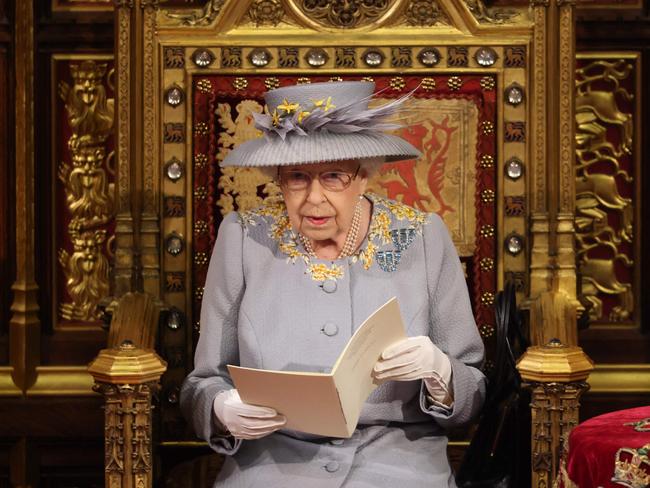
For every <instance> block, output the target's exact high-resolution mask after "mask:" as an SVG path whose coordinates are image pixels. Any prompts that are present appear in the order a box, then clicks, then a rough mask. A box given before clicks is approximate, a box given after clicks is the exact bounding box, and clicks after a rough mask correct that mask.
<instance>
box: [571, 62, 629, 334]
mask: <svg viewBox="0 0 650 488" xmlns="http://www.w3.org/2000/svg"><path fill="white" fill-rule="evenodd" d="M608 56H609V55H605V54H603V57H602V58H601V59H598V58H597V57H596V54H590V55H589V57H587V58H583V59H581V66H579V67H578V69H577V70H576V135H575V140H576V230H577V232H576V239H577V256H578V263H579V271H580V279H581V293H582V298H583V300H584V301H585V302H586V303H587V304H588V313H589V318H590V319H591V320H594V321H601V322H602V321H608V322H622V321H624V322H629V321H631V320H633V319H634V318H635V317H634V311H635V290H634V288H635V287H634V275H635V273H638V271H637V270H636V269H635V267H634V264H635V262H634V261H635V259H634V254H635V252H634V250H635V248H636V243H635V234H638V232H635V208H634V205H633V203H632V202H633V200H632V198H631V197H632V196H633V195H634V193H635V191H634V188H635V176H636V172H637V171H638V169H637V168H636V164H635V161H634V160H635V158H638V154H634V153H635V152H637V151H636V148H635V140H634V132H635V127H634V113H633V110H634V105H633V103H631V102H633V101H634V95H635V94H634V93H633V91H634V90H635V89H636V88H637V87H636V85H635V59H634V57H632V58H630V57H623V58H622V59H616V58H614V59H612V58H611V57H608ZM631 90H632V92H631ZM626 270H627V271H626ZM603 300H610V301H611V302H613V303H611V302H610V304H609V306H607V307H606V309H605V307H604V306H603Z"/></svg>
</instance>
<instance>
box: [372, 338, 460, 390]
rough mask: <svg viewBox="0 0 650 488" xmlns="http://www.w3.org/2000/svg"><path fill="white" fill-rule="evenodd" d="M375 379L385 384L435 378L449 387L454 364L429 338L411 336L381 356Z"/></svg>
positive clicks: (376, 367) (388, 348) (375, 368)
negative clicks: (452, 364) (391, 381)
mask: <svg viewBox="0 0 650 488" xmlns="http://www.w3.org/2000/svg"><path fill="white" fill-rule="evenodd" d="M373 376H374V377H375V378H376V379H377V380H380V381H382V382H383V381H389V380H393V381H412V380H418V379H426V378H436V379H442V380H443V381H446V382H447V384H448V381H449V379H450V377H451V364H450V363H449V358H448V357H447V355H446V354H445V353H444V352H442V351H441V350H440V349H438V347H437V346H436V345H435V344H434V343H433V342H431V339H429V338H428V337H426V336H417V337H408V338H406V339H404V340H402V341H400V342H398V343H396V344H393V345H392V346H390V347H387V348H386V349H385V350H384V352H382V353H381V357H380V358H379V360H378V361H377V364H375V367H374V370H373ZM444 376H449V378H444Z"/></svg>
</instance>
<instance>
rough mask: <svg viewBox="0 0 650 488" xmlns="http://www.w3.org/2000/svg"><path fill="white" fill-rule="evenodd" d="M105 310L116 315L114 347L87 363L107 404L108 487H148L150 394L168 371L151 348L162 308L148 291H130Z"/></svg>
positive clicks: (111, 340)
mask: <svg viewBox="0 0 650 488" xmlns="http://www.w3.org/2000/svg"><path fill="white" fill-rule="evenodd" d="M107 309H108V310H110V312H111V313H112V320H111V329H110V335H109V346H113V347H112V348H110V349H103V350H102V351H100V353H99V355H98V356H97V357H96V358H95V359H94V360H93V362H92V363H90V365H89V366H88V372H89V373H90V374H91V375H92V377H93V379H94V381H95V386H94V387H93V389H94V390H95V391H97V392H98V393H101V394H102V395H103V396H104V399H105V403H106V404H105V410H104V472H105V481H106V484H105V486H106V487H108V488H112V487H116V488H133V487H135V488H147V487H151V486H152V481H153V471H152V454H153V453H152V437H151V435H152V432H151V428H152V414H151V408H152V407H151V398H152V395H153V394H154V393H155V392H156V391H157V390H158V388H159V383H158V382H159V380H160V377H161V375H162V374H163V373H164V372H165V370H166V369H167V365H166V363H165V362H164V361H163V360H162V359H160V357H159V356H158V355H157V354H156V353H155V352H154V351H153V350H152V349H150V348H151V347H152V346H153V344H154V342H155V337H156V330H157V327H158V319H159V312H160V307H159V305H158V304H157V303H156V301H155V300H154V299H153V298H152V297H151V296H150V295H146V294H143V293H127V294H125V295H124V296H123V297H122V298H120V299H119V300H115V301H114V303H111V304H110V305H109V307H108V308H107ZM118 344H119V345H118ZM136 344H137V346H136Z"/></svg>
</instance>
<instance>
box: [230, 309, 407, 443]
mask: <svg viewBox="0 0 650 488" xmlns="http://www.w3.org/2000/svg"><path fill="white" fill-rule="evenodd" d="M404 338H406V333H405V332H404V324H403V323H402V316H401V314H400V311H399V306H398V304H397V298H395V297H393V298H391V299H390V300H388V301H387V302H386V303H385V304H384V305H382V306H381V307H379V308H378V309H377V310H375V312H373V313H372V315H370V317H368V318H367V319H366V320H365V322H364V323H363V324H361V326H360V327H359V328H358V329H357V331H356V332H355V333H354V335H353V336H352V337H351V338H350V340H349V341H348V343H347V345H346V346H345V349H343V352H342V353H341V355H340V356H339V358H338V359H337V361H336V363H335V364H334V367H333V368H332V372H331V373H329V374H327V373H302V372H294V371H270V370H264V369H253V368H242V367H240V366H233V365H230V364H229V365H228V370H229V371H230V375H231V376H232V379H233V381H234V383H235V387H236V388H237V391H238V392H239V396H240V397H241V399H242V400H243V401H244V402H246V403H251V404H254V405H263V406H266V407H273V408H274V409H275V410H277V411H278V412H279V413H281V414H283V415H284V416H285V417H286V418H287V424H286V426H285V427H286V428H287V429H293V430H299V431H302V432H308V433H311V434H318V435H324V436H331V437H350V436H351V435H352V432H354V429H355V428H356V426H357V422H358V421H359V415H360V414H361V409H362V408H363V403H364V402H365V401H366V398H368V395H370V393H371V392H372V391H373V390H374V389H375V388H377V384H376V383H375V380H374V378H373V376H372V369H373V368H374V366H375V363H376V362H377V359H379V356H380V355H381V353H382V352H383V350H384V349H386V348H387V347H388V346H390V345H391V344H394V343H396V342H398V341H399V340H401V339H404Z"/></svg>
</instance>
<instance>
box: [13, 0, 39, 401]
mask: <svg viewBox="0 0 650 488" xmlns="http://www.w3.org/2000/svg"><path fill="white" fill-rule="evenodd" d="M15 6H16V7H15V36H16V37H15V50H16V56H15V70H16V71H15V73H16V94H15V97H16V281H15V282H14V284H13V286H12V290H13V292H14V299H13V303H12V305H11V311H12V313H13V314H12V317H11V321H10V325H9V327H10V329H9V339H10V363H11V366H12V368H13V369H12V378H13V381H14V383H15V384H16V386H17V388H18V389H20V390H22V391H23V392H24V391H25V390H27V389H28V388H29V387H30V386H32V384H33V383H34V381H35V380H36V366H37V365H38V363H39V361H40V332H41V323H40V320H39V307H38V285H37V284H36V275H35V273H36V270H35V252H36V250H35V242H34V229H35V214H34V201H35V195H34V179H35V174H36V168H35V162H34V102H33V97H34V2H33V0H24V1H20V2H15ZM5 238H6V236H5Z"/></svg>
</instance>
